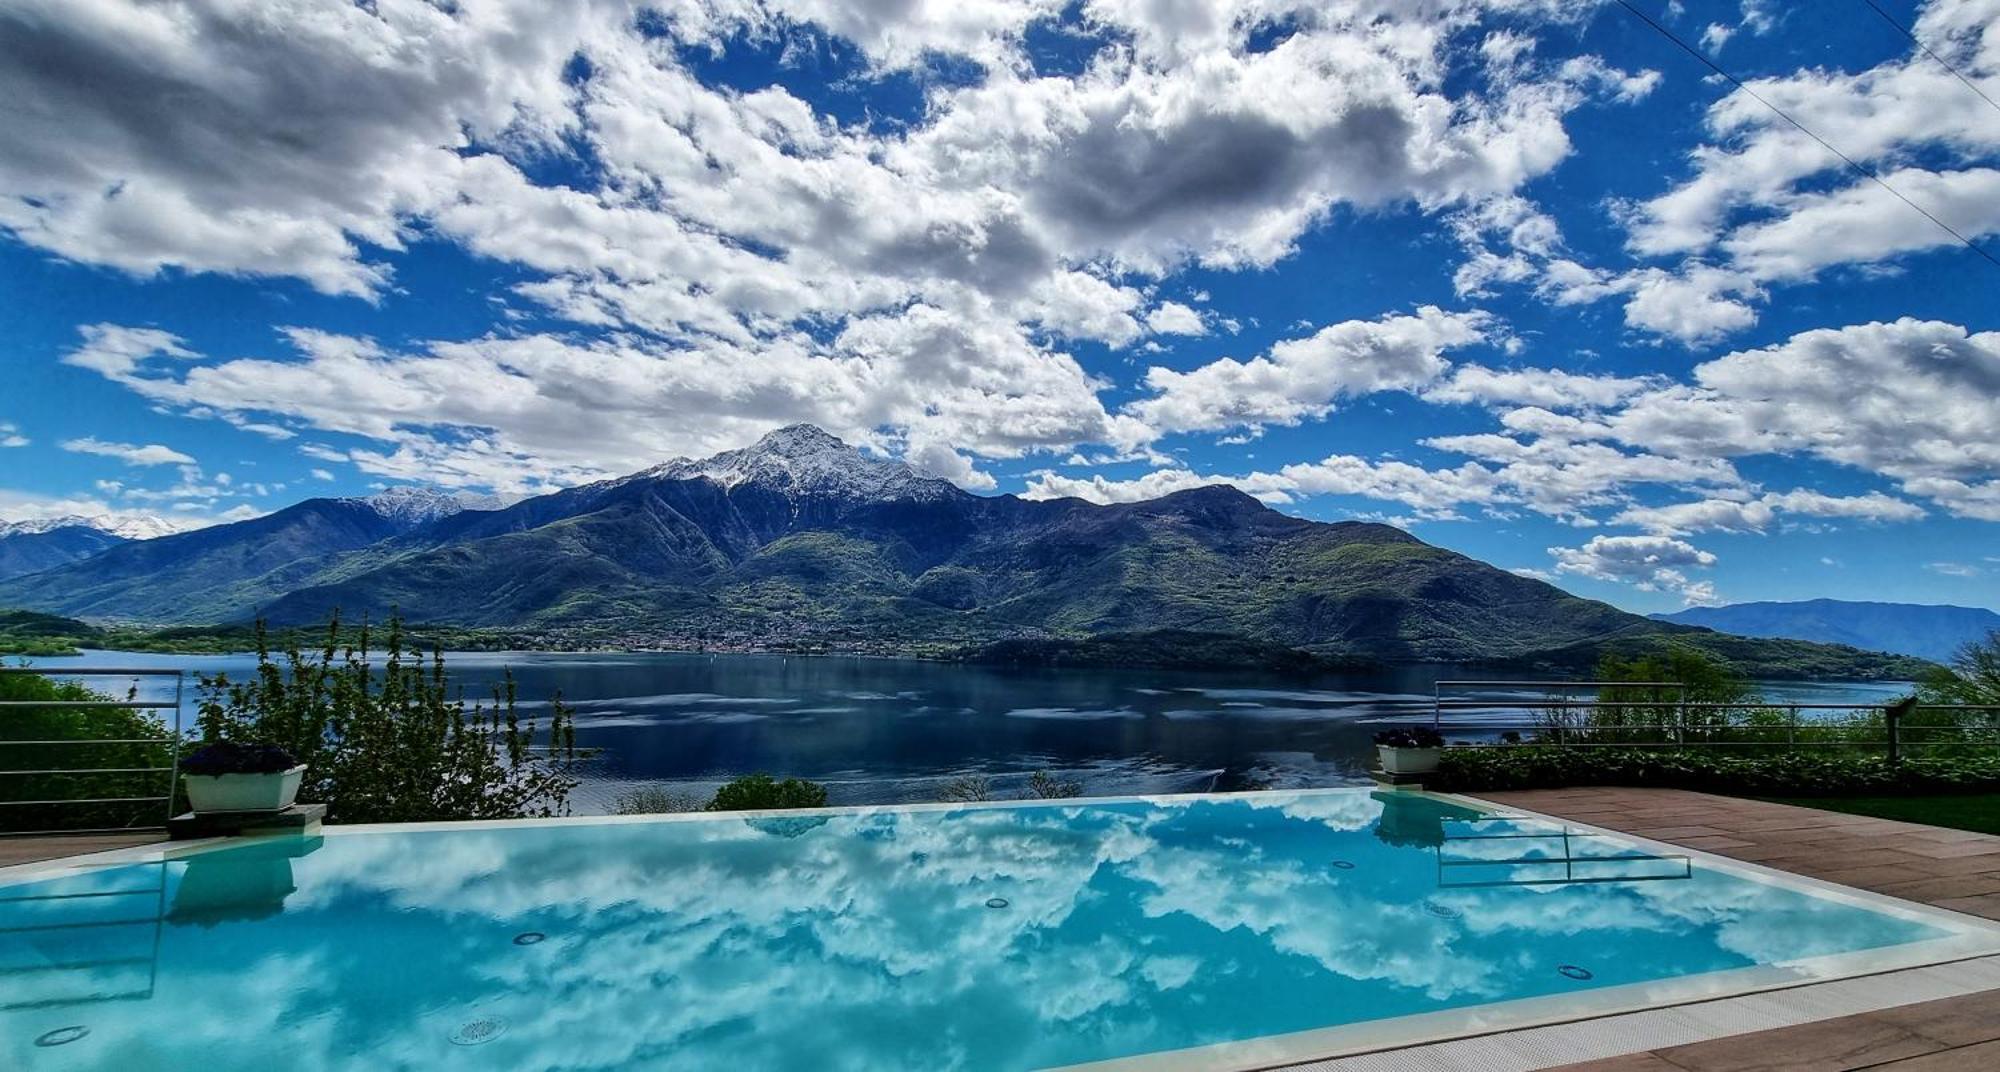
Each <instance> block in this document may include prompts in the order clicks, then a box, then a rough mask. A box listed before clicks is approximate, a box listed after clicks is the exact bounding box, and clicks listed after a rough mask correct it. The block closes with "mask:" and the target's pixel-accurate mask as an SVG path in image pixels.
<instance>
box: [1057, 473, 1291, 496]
mask: <svg viewBox="0 0 2000 1072" xmlns="http://www.w3.org/2000/svg"><path fill="white" fill-rule="evenodd" d="M1212 484H1234V485H1236V486H1238V487H1243V490H1245V491H1247V492H1249V493H1250V494H1253V495H1257V496H1258V497H1259V498H1262V499H1264V500H1265V501H1266V502H1285V501H1287V496H1285V495H1284V494H1283V493H1282V492H1281V491H1278V490H1277V489H1275V488H1271V487H1259V488H1257V490H1252V489H1251V488H1250V487H1244V485H1245V484H1251V485H1253V486H1254V485H1256V484H1257V481H1255V480H1252V479H1250V478H1230V477H1222V476H1201V475H1197V474H1195V473H1192V472H1189V471H1187V470H1185V469H1156V470H1154V471H1153V472H1150V473H1147V474H1145V475H1144V476H1140V477H1136V478H1134V479H1131V480H1111V479H1107V478H1106V477H1104V476H1102V475H1101V474H1093V475H1091V476H1089V477H1084V478H1078V477H1068V476H1063V475H1062V474H1060V473H1055V472H1048V471H1043V472H1039V473H1036V474H1034V477H1033V479H1032V480H1030V481H1029V482H1028V488H1027V490H1026V491H1024V492H1022V493H1021V497H1022V498H1024V499H1070V498H1074V499H1085V500H1088V501H1090V502H1094V503H1124V502H1140V501H1142V500H1145V499H1157V498H1159V497H1160V496H1162V495H1171V494H1173V493H1174V492H1177V491H1186V490H1187V489H1189V488H1200V487H1208V486H1209V485H1212Z"/></svg>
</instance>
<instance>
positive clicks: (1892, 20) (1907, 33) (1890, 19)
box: [1861, 0, 2000, 112]
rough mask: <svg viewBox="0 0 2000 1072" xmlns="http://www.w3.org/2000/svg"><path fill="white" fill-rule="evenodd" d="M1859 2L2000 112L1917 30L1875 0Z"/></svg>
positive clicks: (1998, 105)
mask: <svg viewBox="0 0 2000 1072" xmlns="http://www.w3.org/2000/svg"><path fill="white" fill-rule="evenodd" d="M1861 2H1862V3H1864V4H1867V5H1868V6H1869V8H1870V9H1872V10H1873V11H1874V12H1875V13H1876V14H1877V15H1880V16H1882V21H1883V22H1886V23H1888V24H1889V25H1891V26H1894V27H1895V28H1896V29H1898V30H1901V31H1902V33H1903V36H1904V37H1907V38H1909V39H1910V41H1911V43H1913V44H1915V45H1916V46H1917V47H1918V48H1920V49H1923V50H1924V55H1926V56H1929V57H1930V58H1932V59H1934V60H1936V61H1938V65H1939V66H1941V67H1943V68H1944V69H1945V70H1947V71H1950V72H1951V76H1952V77H1953V78H1956V79H1958V80H1959V81H1961V82H1964V83H1965V88H1967V89H1969V90H1971V91H1973V92H1974V93H1977V94H1979V99H1980V100H1983V101H1985V102H1986V103H1987V104H1990V105H1992V106H1993V110H1994V111H1996V112H2000V102H1996V101H1995V100H1994V99H1993V98H1992V97H1989V96H1987V95H1986V91H1985V90H1983V89H1980V88H1979V86H1978V85H1977V84H1975V83H1974V82H1973V81H1972V79H1970V78H1967V77H1965V75H1964V74H1963V73H1961V72H1960V71H1959V69H1958V68H1956V67H1953V66H1952V65H1951V61H1949V60H1947V59H1945V58H1944V57H1943V56H1940V55H1938V54H1937V53H1935V52H1932V51H1931V46H1929V45H1927V44H1924V42H1923V40H1922V39H1921V38H1919V37H1918V36H1917V32H1916V31H1915V30H1912V29H1911V28H1909V27H1908V26H1905V25H1903V23H1902V20H1900V19H1898V18H1896V16H1894V15H1891V14H1889V13H1888V12H1886V11H1884V10H1882V6H1881V5H1880V4H1877V3H1876V2H1875V0H1861Z"/></svg>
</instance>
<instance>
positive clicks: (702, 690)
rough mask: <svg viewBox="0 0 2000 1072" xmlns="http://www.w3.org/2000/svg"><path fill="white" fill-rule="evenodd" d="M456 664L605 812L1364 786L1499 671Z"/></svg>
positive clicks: (580, 657)
mask: <svg viewBox="0 0 2000 1072" xmlns="http://www.w3.org/2000/svg"><path fill="white" fill-rule="evenodd" d="M445 662H446V666H447V667H448V668H449V670H450V671H451V673H452V676H453V679H454V680H455V681H456V682H458V683H459V684H461V685H463V686H464V688H465V690H466V694H467V695H468V696H481V695H484V694H485V693H486V691H487V690H488V689H489V688H490V687H491V685H492V684H493V683H494V682H497V681H498V680H500V677H501V674H502V672H503V671H506V670H511V671H512V672H513V675H514V679H515V681H516V683H517V684H518V686H519V695H520V697H521V700H522V701H523V707H524V708H525V709H526V710H528V711H533V710H537V709H540V708H542V707H545V706H546V702H547V699H548V697H549V696H551V695H553V694H555V693H556V692H558V691H560V693H561V694H562V696H563V698H564V700H565V701H567V702H568V703H569V704H570V705H571V706H573V707H574V708H575V709H576V718H577V738H578V742H579V743H580V744H583V745H587V746H590V747H593V748H598V749H602V754H601V755H600V756H598V757H597V758H596V759H594V760H592V761H591V763H590V766H589V769H588V771H587V780H586V782H585V784H584V786H583V787H582V788H581V789H579V790H578V792H577V794H576V796H575V797H574V798H573V803H574V805H575V807H576V810H577V811H579V812H597V811H604V810H607V809H608V808H609V806H610V801H611V800H612V799H613V798H614V797H615V796H616V795H617V794H618V793H619V792H621V791H623V790H625V789H627V788H630V787H633V786H635V785H655V786H660V787H663V788H668V789H673V790H677V791H684V792H688V793H694V794H699V795H701V796H704V797H705V796H707V795H708V794H709V793H710V792H712V791H713V790H714V788H715V787H716V786H718V785H720V784H721V783H722V782H724V781H727V780H728V779H729V778H731V777H734V776H736V775H739V774H747V773H751V772H755V771H765V772H769V773H771V774H774V775H780V776H796V777H801V778H810V779H812V780H813V781H817V782H821V783H824V784H825V785H826V786H827V790H828V794H829V796H830V797H831V799H832V801H833V802H834V803H836V804H862V803H899V802H903V801H910V800H934V799H936V793H937V789H938V788H939V787H940V785H942V783H944V782H946V781H948V780H950V779H953V778H957V777H961V776H964V775H968V774H980V775H985V776H988V777H990V778H991V779H992V781H993V788H994V791H995V794H996V795H997V796H1011V795H1018V794H1019V793H1020V791H1021V786H1022V784H1023V783H1025V782H1026V780H1027V778H1028V776H1029V775H1031V774H1032V773H1034V772H1035V771H1038V770H1048V771H1050V772H1052V773H1054V774H1057V775H1060V776H1062V777H1064V778H1069V779H1073V780H1076V781H1079V782H1081V783H1082V784H1083V786H1084V790H1085V792H1087V793H1089V794H1091V795H1113V794H1147V793H1178V792H1202V791H1209V790H1229V789H1244V788H1254V787H1261V786H1270V787H1273V788H1303V787H1312V786H1333V785H1351V784H1363V783H1366V782H1367V781H1368V776H1367V769H1368V767H1369V765H1370V763H1371V761H1372V759H1373V746H1372V744H1371V742H1370V737H1371V735H1372V734H1373V733H1374V732H1375V731H1376V730H1377V729H1379V728H1381V725H1382V723H1384V722H1394V721H1418V720H1421V721H1428V720H1429V717H1430V711H1429V701H1430V699H1431V696H1432V689H1433V686H1434V683H1435V682H1436V681H1437V680H1438V679H1439V678H1454V677H1457V678H1465V677H1484V678H1490V677H1495V676H1501V675H1494V674H1492V673H1491V672H1473V671H1466V670H1464V669H1462V668H1457V667H1448V666H1410V667H1399V668H1394V669H1390V670H1385V671H1379V672H1374V673H1368V674H1340V675H1323V676H1314V677H1304V676H1299V675H1280V674H1270V673H1250V672H1233V671H1193V670H1086V669H1066V670H1020V669H1002V668H995V667H980V666H964V665H959V664H952V663H934V662H923V661H920V660H913V659H878V658H856V657H841V656H797V655H792V656H786V655H743V654H729V655H721V654H717V655H710V654H692V653H688V654H681V653H660V652H646V653H631V654H602V653H556V652H518V651H517V652H461V653H455V654H453V653H448V654H447V655H446V659H445ZM38 664H39V665H41V666H44V667H48V668H51V669H53V668H57V667H118V668H133V669H137V668H167V669H180V670H184V671H187V672H188V678H187V685H188V688H187V692H188V695H187V696H185V697H184V698H183V700H184V702H183V708H184V710H185V711H186V712H187V715H188V717H189V719H190V724H191V720H192V713H193V707H194V700H195V697H194V696H193V693H194V691H195V690H194V675H195V674H197V673H206V674H213V673H216V672H218V671H220V672H226V673H228V674H229V675H230V676H231V677H234V678H238V679H241V678H242V677H244V676H246V675H247V673H248V672H249V671H250V669H251V668H252V667H254V666H255V664H256V659H255V657H254V656H251V655H151V654H135V653H130V652H101V651H93V652H87V653H85V654H84V655H83V656H81V657H79V658H73V659H42V660H38ZM139 680H140V682H141V687H142V691H145V690H152V691H147V693H146V694H147V697H148V698H168V695H170V691H171V685H170V684H165V683H163V682H161V681H160V680H159V679H153V680H152V681H150V682H149V681H147V680H146V679H139ZM98 683H99V684H100V685H106V686H108V684H109V683H106V682H103V681H102V680H100V681H99V682H98ZM116 687H117V689H118V690H121V691H122V689H123V687H124V683H123V682H117V683H116ZM160 689H166V690H168V692H167V693H162V692H160V691H158V690H160ZM1762 689H1763V692H1764V695H1765V697H1766V698H1767V699H1770V700H1794V701H1819V702H1846V701H1857V702H1872V701H1876V700H1880V699H1882V698H1885V697H1893V696H1895V695H1899V694H1900V693H1902V692H1907V691H1908V686H1906V685H1904V686H1898V685H1895V684H1891V683H1876V682H1869V683H1850V682H1832V683H1807V682H1783V683H1770V684H1765V685H1763V686H1762Z"/></svg>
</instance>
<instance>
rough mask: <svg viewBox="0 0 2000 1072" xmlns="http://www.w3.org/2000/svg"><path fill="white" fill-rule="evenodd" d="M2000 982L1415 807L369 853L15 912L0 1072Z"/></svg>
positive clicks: (869, 1046) (142, 871)
mask: <svg viewBox="0 0 2000 1072" xmlns="http://www.w3.org/2000/svg"><path fill="white" fill-rule="evenodd" d="M1996 948H2000V947H1996V943H1995V941H1994V938H1993V931H1992V930H1991V929H1988V928H1984V927H1981V926H1979V925H1978V924H1976V923H1974V922H1972V921H1966V920H1962V919H1960V918H1959V917H1953V916H1949V915H1946V914H1943V913H1935V912H1929V911H1927V910H1919V909H1916V908H1914V907H1910V906H1899V905H1897V904H1896V903H1893V902H1887V901H1879V900H1865V899H1863V898H1861V897H1859V896H1849V895H1846V894H1842V893H1839V892H1835V891H1829V890H1826V889H1823V888H1811V887H1808V886H1806V885H1803V884H1794V883H1791V882H1788V881H1785V880H1781V879H1778V878H1776V877H1773V876H1770V875H1768V874H1764V873H1760V872H1757V871H1755V870H1753V869H1747V868H1742V867H1740V866H1737V865H1724V864H1722V863H1720V862H1719V861H1714V860H1711V859H1709V858H1706V857H1699V856H1697V857H1696V858H1693V859H1690V858H1688V857H1685V856H1676V855H1674V854H1673V852H1672V850H1668V849H1665V848H1661V847H1657V846H1656V847H1651V848H1648V847H1645V846H1643V845H1641V844H1638V843H1634V842H1631V841H1627V840H1624V839H1621V838H1615V837H1610V836H1605V835H1602V834H1596V833H1592V832H1590V831H1588V830H1584V829H1582V828H1577V827H1569V826H1564V825H1562V824H1558V823H1555V822H1553V821H1550V820H1545V819H1541V818H1537V817H1519V816H1516V817H1511V818H1508V817H1498V818H1496V817H1492V816H1487V815H1483V814H1482V813H1480V812H1479V811H1476V810H1474V809H1472V808H1470V807H1467V806H1464V805H1462V804H1461V803H1458V802H1454V801H1452V800H1450V799H1448V798H1441V797H1434V796H1426V795H1423V794H1417V793H1370V792H1368V791H1365V790H1326V791H1314V792H1299V793H1259V794H1242V795H1236V796H1225V797H1196V798H1181V797H1175V798H1160V799H1129V800H1102V801H1072V802H1061V803H1050V804H1027V805H966V806H955V807H943V806H939V807H915V808H880V809H853V810H835V811H826V812H814V813H790V814H785V815H766V816H759V817H743V816H685V817H661V818H658V819H645V820H617V819H607V820H577V821H556V822H528V823H519V824H463V825H447V826H429V827H413V828H395V827H374V828H345V829H338V830H330V831H329V832H328V833H327V834H326V835H325V836H324V837H319V838H310V839H274V840H268V841H257V842H250V843H242V844H237V845H234V846H231V847H226V848H219V849H204V850H199V851H195V852H192V853H190V854H184V855H178V856H171V855H166V854H158V853H155V854H152V855H150V856H143V857H142V858H139V859H137V860H135V861H134V862H128V863H123V864H120V865H117V866H107V867H103V868H99V869H93V870H89V871H70V872H65V873H57V874H55V875H53V876H51V875H50V874H49V873H47V872H44V873H38V874H30V875H26V876H21V875H16V876H15V877H13V878H0V1065H4V1066H5V1067H8V1068H23V1069H44V1068H46V1069H117V1070H119V1072H143V1070H151V1069H176V1070H179V1069H199V1070H201V1072H233V1070H238V1069H242V1070H255V1072H268V1070H270V1069H302V1070H311V1069H370V1070H376V1069H426V1070H428V1069H457V1068H463V1069H522V1070H539V1069H579V1070H581V1069H591V1070H606V1072H627V1070H637V1069H648V1070H651V1069H673V1070H680V1069H686V1070H702V1072H711V1070H716V1069H728V1070H736V1072H750V1070H761V1069H780V1068H787V1069H789V1068H799V1069H806V1068H810V1069H814V1070H853V1072H880V1070H893V1069H916V1070H925V1072H931V1070H939V1069H964V1070H969V1072H1001V1070H1024V1069H1043V1068H1057V1067H1064V1066H1071V1065H1078V1064H1088V1063H1093V1062H1111V1063H1112V1064H1113V1065H1114V1066H1115V1067H1121V1068H1122V1067H1128V1066H1129V1067H1132V1068H1141V1067H1143V1068H1234V1067H1250V1066H1257V1065H1263V1064H1269V1063H1272V1062H1276V1061H1282V1060H1289V1059H1292V1058H1306V1057H1313V1056H1320V1055H1324V1054H1327V1053H1331V1052H1336V1051H1340V1050H1343V1049H1351V1048H1355V1047H1356V1046H1361V1045H1375V1044H1381V1043H1384V1042H1386V1041H1407V1040H1409V1039H1413V1038H1421V1037H1427V1036H1435V1035H1441V1034H1450V1033H1452V1032H1454V1031H1464V1030H1468V1029H1470V1028H1471V1027H1473V1026H1479V1027H1481V1028H1485V1029H1490V1028H1491V1027H1493V1026H1501V1025H1506V1024H1510V1023H1518V1022H1534V1021H1537V1020H1547V1019H1554V1018H1562V1017H1565V1016H1573V1015H1578V1014H1581V1013H1584V1012H1590V1011H1608V1010H1611V1009H1616V1008H1629V1007H1637V1006H1643V1005H1647V1004H1657V1003H1660V1002H1665V1001H1673V1000H1685V999H1687V998H1690V997H1697V996H1711V995H1715V994H1720V993H1728V992H1732V991H1739V990H1746V989H1754V988H1758V987H1765V986H1773V985H1783V984H1786V983H1788V982H1796V981H1799V980H1803V979H1810V978H1821V977H1833V976H1837V975H1842V974H1854V973H1858V972H1863V971H1873V970H1880V969H1882V968H1884V967H1897V966H1904V965H1909V964H1917V963H1930V962H1935V961H1938V960H1943V959H1949V958H1951V957H1955V956H1965V955H1970V954H1973V953H1984V952H1992V951H1995V949H1996ZM1148 1055H1150V1056H1148Z"/></svg>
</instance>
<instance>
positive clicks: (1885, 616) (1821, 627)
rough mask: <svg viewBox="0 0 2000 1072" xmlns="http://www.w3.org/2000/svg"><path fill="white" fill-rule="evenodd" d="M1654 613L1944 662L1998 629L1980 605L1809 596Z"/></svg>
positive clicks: (1999, 618) (1999, 622)
mask: <svg viewBox="0 0 2000 1072" xmlns="http://www.w3.org/2000/svg"><path fill="white" fill-rule="evenodd" d="M1653 617H1655V618H1657V619H1659V620H1661V621H1668V622H1679V623H1681V624H1684V625H1702V626H1707V627H1708V628H1710V629H1717V630H1721V631H1723V632H1725V633H1736V634H1739V635H1742V636H1750V637H1789V638H1791V639H1794V640H1811V641H1816V642H1818V643H1822V644H1847V645H1851V646H1853V647H1857V648H1867V649H1869V650H1871V651H1892V652H1896V653H1898V654H1902V655H1914V656H1916V657H1917V658H1920V659H1930V660H1932V661H1934V662H1947V661H1949V660H1950V659H1951V657H1952V656H1953V655H1955V654H1957V652H1958V650H1959V649H1960V648H1962V647H1964V646H1965V645H1967V644H1970V643H1974V642H1977V641H1983V640H1985V639H1986V638H1987V637H1988V636H1990V635H1992V634H1993V633H1995V632H2000V614H1995V613H1994V612H1992V611H1990V610H1986V609H1985V608H1982V607H1952V606H1932V605H1926V604H1920V603H1866V602H1855V601H1849V600H1844V599H1807V600H1801V601H1798V602H1793V603H1735V604H1731V605H1729V606H1725V607H1690V608H1688V609H1687V610H1684V611H1679V612H1677V613H1674V614H1656V615H1654V616H1653Z"/></svg>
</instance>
